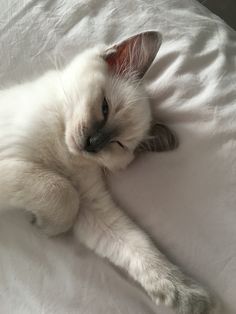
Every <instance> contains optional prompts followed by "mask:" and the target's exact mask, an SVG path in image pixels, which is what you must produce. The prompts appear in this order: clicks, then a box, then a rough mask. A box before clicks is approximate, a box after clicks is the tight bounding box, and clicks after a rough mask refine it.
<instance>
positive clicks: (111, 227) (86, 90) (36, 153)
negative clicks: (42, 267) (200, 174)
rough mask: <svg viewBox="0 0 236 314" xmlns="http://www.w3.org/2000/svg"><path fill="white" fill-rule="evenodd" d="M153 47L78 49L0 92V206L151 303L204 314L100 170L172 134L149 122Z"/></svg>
mask: <svg viewBox="0 0 236 314" xmlns="http://www.w3.org/2000/svg"><path fill="white" fill-rule="evenodd" d="M160 44H161V35H160V34H159V33H158V32H154V31H149V32H144V33H141V34H137V35H134V36H132V37H131V38H128V39H126V40H124V41H122V42H121V43H119V44H117V45H113V46H111V47H107V46H104V45H100V46H97V47H95V48H92V49H88V50H86V51H84V52H82V53H81V54H79V55H78V56H76V57H75V58H74V59H73V60H72V61H71V62H70V63H69V64H68V65H66V66H65V67H64V68H62V69H57V70H52V71H50V72H48V73H46V74H45V75H43V76H42V77H40V78H38V79H37V80H35V81H32V82H28V83H24V84H22V85H18V86H15V87H12V88H10V89H7V90H2V91H1V92H0V173H1V176H0V189H1V195H0V204H1V207H6V206H7V207H9V208H22V209H24V210H27V211H30V212H32V213H33V215H34V217H35V223H36V224H37V226H38V227H39V228H41V229H42V230H43V231H44V232H45V233H46V234H48V235H50V236H53V235H57V234H60V233H63V232H65V231H67V230H68V229H70V228H71V227H72V226H73V227H72V228H73V232H74V235H75V237H76V239H78V240H79V241H80V242H82V243H83V244H85V245H86V246H87V247H88V248H90V249H92V250H94V251H95V252H96V253H97V254H98V255H100V256H102V257H106V258H107V259H108V260H110V262H111V263H113V264H115V265H116V266H118V267H121V268H122V269H124V270H126V271H127V272H128V274H129V275H130V276H131V277H132V278H133V279H134V280H136V281H137V282H138V283H139V284H140V285H141V286H142V287H143V288H144V290H145V291H146V292H147V294H148V295H149V296H150V297H151V298H152V299H153V300H154V302H156V304H159V303H160V302H161V303H164V304H165V305H168V306H172V307H173V308H175V309H176V311H177V312H178V313H181V314H209V313H212V310H213V308H214V305H213V301H212V298H211V296H210V295H209V293H208V292H207V291H206V290H205V289H204V288H202V287H201V286H199V285H198V284H197V283H195V282H194V281H193V280H192V279H190V278H188V277H187V276H185V275H184V274H183V273H182V272H181V271H180V270H179V269H178V268H177V267H176V266H174V265H173V264H172V263H171V262H169V261H168V260H167V258H166V257H165V256H163V254H162V253H160V251H159V250H158V249H157V248H156V247H155V245H154V244H153V242H152V241H151V239H149V237H148V236H147V235H146V234H145V233H144V232H143V231H142V230H140V229H139V227H138V226H136V225H135V224H134V222H133V221H132V220H131V219H130V218H128V217H127V216H126V215H125V214H124V212H123V211H122V209H120V208H119V207H118V206H117V205H116V204H115V203H114V201H113V200H112V197H111V195H110V193H109V192H108V189H107V186H106V182H105V179H104V172H103V169H107V170H108V171H111V172H113V171H116V170H119V169H124V168H126V167H127V165H128V164H130V162H131V161H132V160H133V159H134V157H135V155H136V154H138V153H140V152H141V151H142V150H150V151H165V150H170V149H174V148H175V147H176V145H177V140H176V136H175V134H174V133H173V132H172V131H171V130H170V129H169V128H168V127H167V126H165V125H163V124H161V123H156V124H154V123H153V117H152V111H151V106H150V101H149V99H148V96H147V92H146V91H145V88H144V86H143V85H142V78H143V76H144V74H145V73H146V71H147V70H148V69H149V67H150V65H151V64H152V62H153V60H154V58H155V56H156V54H157V51H158V50H159V47H160Z"/></svg>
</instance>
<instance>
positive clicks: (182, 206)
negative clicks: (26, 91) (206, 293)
mask: <svg viewBox="0 0 236 314" xmlns="http://www.w3.org/2000/svg"><path fill="white" fill-rule="evenodd" d="M149 29H156V30H159V31H160V32H161V33H162V34H163V45H162V47H161V49H160V52H159V54H158V57H157V58H156V60H155V63H154V65H153V66H152V68H151V70H150V71H149V73H148V74H147V76H146V84H147V87H148V89H149V91H150V96H151V97H152V100H153V106H154V108H155V112H156V114H157V116H158V117H159V118H161V119H163V120H164V121H166V122H168V123H169V125H170V126H172V127H173V128H174V129H175V130H176V132H177V133H178V134H179V137H180V147H179V149H178V150H176V151H175V152H171V153H163V154H148V155H145V156H142V157H140V158H139V160H137V161H136V162H135V163H134V164H133V165H132V166H131V167H130V168H129V169H128V170H127V171H125V172H123V173H120V174H117V175H116V176H114V177H112V178H111V185H112V189H113V192H114V195H115V197H116V198H117V199H118V200H119V202H120V203H121V204H122V205H123V206H124V207H125V208H126V209H127V211H128V212H129V213H130V215H131V216H133V217H135V219H136V220H137V221H138V222H139V223H140V225H142V226H143V227H144V228H145V229H146V230H147V231H148V232H149V233H150V234H151V235H152V236H153V238H154V240H155V241H156V242H157V243H158V245H159V246H160V247H161V249H162V250H163V251H164V252H165V253H166V254H167V255H168V256H169V257H170V258H171V259H172V260H173V261H174V262H176V263H177V264H178V265H179V266H181V267H182V269H184V270H185V271H186V272H187V273H189V274H191V275H192V276H194V277H195V278H196V279H198V280H199V281H200V282H202V283H203V284H204V285H206V286H207V287H209V288H210V289H211V291H212V292H213V293H215V294H216V295H217V296H218V297H219V298H220V299H221V301H222V304H223V309H222V313H221V314H235V313H236V300H235V295H236V193H235V189H236V57H235V56H236V34H235V32H234V31H233V30H232V29H230V28H229V27H228V26H226V25H225V24H224V22H223V21H222V20H220V19H218V18H217V17H216V16H214V15H212V14H210V13H209V12H208V11H207V10H206V9H204V8H203V7H202V6H201V5H200V4H198V3H197V2H195V1H192V0H165V1H163V0H136V1H134V0H126V1H116V0H110V1H109V0H99V1H97V0H70V1H63V0H24V1H23V0H9V1H5V0H0V47H1V49H0V84H1V86H6V85H9V84H12V83H13V82H16V81H19V80H25V79H30V78H32V77H35V76H37V75H39V74H40V73H42V72H43V71H45V69H48V68H50V67H53V66H54V64H55V57H54V56H55V55H57V56H60V58H58V57H57V62H59V61H58V60H61V62H62V60H66V61H69V60H70V59H71V58H72V57H73V56H74V55H75V54H76V53H77V52H79V51H81V50H83V49H84V48H86V47H88V46H91V45H93V44H95V43H101V42H107V43H109V42H110V43H111V42H113V41H118V40H121V39H122V38H123V37H126V36H129V35H131V34H133V33H137V32H138V31H143V30H149ZM19 106H20V103H19ZM0 175H1V174H0ZM0 193H1V187H0ZM26 218H27V217H26V216H25V215H24V214H22V213H21V212H11V213H10V212H8V213H7V212H6V213H2V214H1V217H0V313H1V314H6V313H7V314H8V313H11V314H15V313H17V314H18V313H23V314H28V313H29V314H31V313H34V314H37V313H41V314H42V313H45V314H54V313H57V314H65V313H68V314H72V313H79V314H98V313H102V314H111V313H112V314H120V313H122V314H123V313H125V314H131V313H135V314H144V313H145V314H154V313H159V314H160V313H161V314H164V313H171V311H170V310H167V309H163V308H161V307H156V306H155V305H154V304H153V303H152V302H151V301H150V300H149V298H148V297H147V296H146V295H145V294H144V292H143V291H142V290H141V289H140V288H138V287H136V286H135V285H134V284H133V283H131V282H130V281H128V280H127V279H126V278H125V277H124V276H123V275H121V274H120V273H119V272H118V271H117V270H116V269H115V268H113V267H112V266H111V265H109V264H108V263H107V262H106V261H104V260H102V259H100V258H98V257H96V256H95V255H94V254H93V253H91V252H89V251H88V250H86V249H84V248H82V247H80V246H78V245H77V244H75V243H73V240H72V239H71V238H70V236H67V237H59V238H57V239H47V238H46V237H45V236H44V235H42V234H40V233H39V232H38V231H37V230H36V229H34V228H33V227H32V226H31V225H30V224H29V223H28V220H27V219H26Z"/></svg>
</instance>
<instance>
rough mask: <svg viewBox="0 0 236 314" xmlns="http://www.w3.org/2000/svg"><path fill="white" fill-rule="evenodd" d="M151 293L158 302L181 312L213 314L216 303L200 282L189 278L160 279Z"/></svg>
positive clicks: (187, 313)
mask: <svg viewBox="0 0 236 314" xmlns="http://www.w3.org/2000/svg"><path fill="white" fill-rule="evenodd" d="M149 295H150V296H151V298H152V299H153V300H154V301H155V302H156V304H160V303H163V304H164V305H167V306H171V307H173V308H174V309H176V312H177V313H179V314H213V312H214V313H215V305H214V303H213V301H212V299H211V297H210V295H209V294H208V292H207V291H206V290H205V289H203V288H202V287H201V286H199V285H198V284H196V283H194V282H193V281H192V280H189V279H182V278H181V280H180V279H179V278H176V277H175V276H170V277H169V278H168V277H167V278H165V279H159V280H157V282H156V285H155V286H154V287H153V289H152V290H151V291H149Z"/></svg>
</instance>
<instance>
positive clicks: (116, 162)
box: [104, 152, 134, 172]
mask: <svg viewBox="0 0 236 314" xmlns="http://www.w3.org/2000/svg"><path fill="white" fill-rule="evenodd" d="M133 159H134V154H133V153H131V152H120V153H119V154H116V155H115V156H111V157H110V158H109V159H107V160H106V161H105V164H104V166H105V167H106V168H107V169H109V170H110V171H112V172H115V171H119V170H124V169H125V168H127V167H128V165H129V164H130V163H131V162H132V161H133Z"/></svg>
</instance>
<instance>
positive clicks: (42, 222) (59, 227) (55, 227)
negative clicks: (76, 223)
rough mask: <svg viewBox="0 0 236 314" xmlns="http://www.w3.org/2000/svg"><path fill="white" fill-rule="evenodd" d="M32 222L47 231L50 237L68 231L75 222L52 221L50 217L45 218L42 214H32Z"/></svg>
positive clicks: (44, 231)
mask: <svg viewBox="0 0 236 314" xmlns="http://www.w3.org/2000/svg"><path fill="white" fill-rule="evenodd" d="M30 222H31V223H32V224H33V225H35V226H36V227H37V228H39V230H40V231H41V232H43V233H45V234H46V235H47V236H49V237H53V236H56V235H59V234H62V233H65V232H66V231H68V230H69V229H70V228H71V227H72V225H73V223H72V221H71V222H67V221H64V222H61V223H60V224H59V223H55V221H50V220H48V219H45V218H43V217H42V216H40V215H35V214H32V216H31V220H30Z"/></svg>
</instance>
